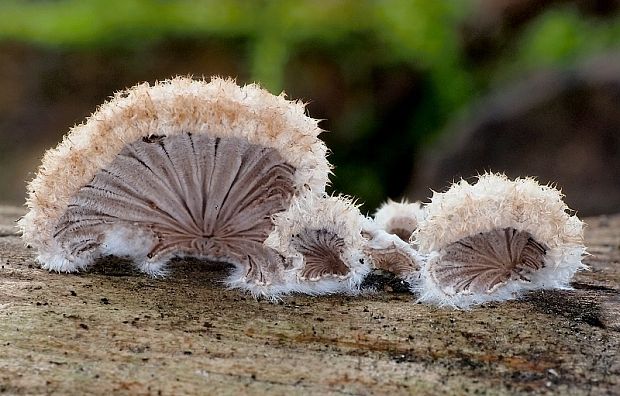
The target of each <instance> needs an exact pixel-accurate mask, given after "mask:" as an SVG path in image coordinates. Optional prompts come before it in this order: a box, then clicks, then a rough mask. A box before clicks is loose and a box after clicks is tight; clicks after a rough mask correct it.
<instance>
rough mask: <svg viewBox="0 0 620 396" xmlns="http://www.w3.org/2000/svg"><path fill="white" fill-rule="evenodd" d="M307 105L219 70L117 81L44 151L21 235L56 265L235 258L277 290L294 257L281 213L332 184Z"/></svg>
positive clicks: (160, 268)
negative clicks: (116, 88) (203, 76)
mask: <svg viewBox="0 0 620 396" xmlns="http://www.w3.org/2000/svg"><path fill="white" fill-rule="evenodd" d="M304 111H305V108H304V105H303V104H301V103H299V102H292V101H288V100H286V99H285V98H284V96H282V95H281V96H274V95H271V94H270V93H268V92H267V91H264V90H262V89H261V88H259V87H258V86H256V85H247V86H245V87H239V86H237V85H236V84H235V83H234V82H233V81H231V80H224V79H219V78H214V79H212V80H211V81H210V82H206V81H204V80H193V79H190V78H174V79H171V80H167V81H164V82H160V83H156V84H155V85H153V86H149V85H148V84H141V85H137V86H135V87H133V88H130V89H128V90H126V91H123V92H119V93H117V94H116V95H115V96H114V98H112V99H111V100H110V101H109V102H107V103H105V104H103V105H102V106H101V107H100V108H99V109H98V110H97V111H96V112H95V113H94V114H93V115H92V116H91V117H89V118H88V120H87V121H86V122H85V123H83V124H81V125H78V126H76V127H74V128H73V129H72V130H71V131H70V132H69V133H68V135H66V136H65V138H64V139H63V141H62V142H61V143H60V144H59V145H58V146H57V147H56V148H54V149H51V150H48V151H47V152H46V153H45V156H44V158H43V161H42V164H41V166H40V167H39V171H38V173H37V175H36V176H35V178H34V180H32V181H31V182H30V184H29V186H28V187H29V188H28V190H29V194H28V199H27V205H28V207H29V211H28V213H27V214H26V215H25V216H24V218H22V219H21V221H20V222H19V226H20V227H21V229H22V232H23V239H24V241H25V242H26V243H27V244H30V245H32V246H33V247H35V248H36V249H37V251H38V256H37V260H38V261H39V262H40V263H41V264H42V266H43V268H46V269H48V270H50V271H58V272H74V271H78V270H80V269H84V268H87V267H88V266H89V265H90V264H92V263H93V262H94V261H95V260H96V259H97V258H99V257H101V256H104V255H115V256H122V257H128V258H130V259H131V260H132V261H133V262H134V263H135V264H137V266H138V267H139V268H140V269H142V270H143V271H144V272H146V273H148V274H151V275H155V276H157V275H162V274H164V273H165V271H166V270H165V265H166V263H167V262H168V261H169V260H170V259H171V258H173V257H175V256H190V257H197V258H201V259H205V260H210V261H223V262H227V263H231V264H234V265H235V267H236V268H235V270H234V271H233V273H232V274H231V275H230V277H229V279H228V283H229V284H231V285H236V286H239V287H245V288H250V289H252V288H253V287H254V285H260V286H265V287H264V288H263V289H261V290H262V291H263V293H264V294H266V295H270V294H272V292H273V290H276V289H270V288H269V286H270V285H277V284H278V282H282V280H283V278H282V277H283V274H284V272H285V267H286V260H285V258H284V257H283V256H282V254H280V252H278V251H276V250H274V249H273V248H270V247H268V246H265V245H264V241H265V240H266V239H267V237H268V236H269V235H270V234H271V233H272V231H273V230H274V224H273V221H272V217H273V216H274V215H276V214H278V213H282V212H284V211H286V210H287V209H288V208H289V206H290V204H291V201H292V200H293V199H294V197H296V196H297V195H300V194H308V195H312V194H323V193H324V190H325V185H326V183H327V180H328V175H329V171H330V165H329V163H328V162H327V160H326V151H327V149H326V147H325V145H324V143H323V142H322V141H321V140H319V138H318V135H319V133H320V132H321V129H320V128H318V126H317V120H315V119H312V118H310V117H308V116H306V115H305V113H304ZM248 285H252V286H248ZM252 290H254V289H252Z"/></svg>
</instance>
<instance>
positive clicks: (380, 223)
mask: <svg viewBox="0 0 620 396" xmlns="http://www.w3.org/2000/svg"><path fill="white" fill-rule="evenodd" d="M423 218H424V209H423V208H422V204H421V203H420V202H413V203H409V202H407V201H406V200H403V201H402V202H394V201H392V200H391V199H389V200H388V201H387V202H385V203H383V204H382V205H381V207H379V209H378V210H377V211H376V212H375V215H374V220H375V223H376V224H377V227H379V228H380V229H382V230H384V231H385V232H387V233H388V234H395V235H396V236H398V237H399V238H400V239H402V240H403V241H405V242H409V239H410V238H411V234H413V232H414V231H415V229H416V228H417V227H418V223H419V222H420V221H421V220H422V219H423Z"/></svg>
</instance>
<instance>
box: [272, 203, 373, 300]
mask: <svg viewBox="0 0 620 396" xmlns="http://www.w3.org/2000/svg"><path fill="white" fill-rule="evenodd" d="M365 221H366V218H365V217H364V216H363V215H362V214H361V213H360V211H359V209H358V207H357V206H356V205H355V203H354V202H353V201H352V200H351V199H350V198H347V197H345V196H327V195H316V194H304V195H300V196H296V197H293V199H292V201H291V205H290V207H289V209H288V210H287V211H285V212H281V213H278V214H276V215H275V216H274V223H275V230H274V232H273V233H271V235H270V236H269V238H268V239H267V241H266V242H265V244H266V245H267V246H270V247H272V248H273V249H275V250H277V251H279V252H281V253H282V255H283V256H284V258H285V260H286V261H287V262H290V269H288V270H287V271H286V274H285V279H286V281H285V282H284V284H285V285H287V289H286V290H283V292H287V293H288V292H293V291H300V292H304V293H309V294H324V293H334V292H348V293H356V292H357V291H359V286H360V284H361V283H362V281H363V279H364V277H365V276H366V275H367V274H368V272H369V271H370V262H369V258H368V257H367V256H366V254H365V253H364V246H365V244H366V242H367V240H366V239H365V238H364V237H363V236H362V226H363V223H364V222H365Z"/></svg>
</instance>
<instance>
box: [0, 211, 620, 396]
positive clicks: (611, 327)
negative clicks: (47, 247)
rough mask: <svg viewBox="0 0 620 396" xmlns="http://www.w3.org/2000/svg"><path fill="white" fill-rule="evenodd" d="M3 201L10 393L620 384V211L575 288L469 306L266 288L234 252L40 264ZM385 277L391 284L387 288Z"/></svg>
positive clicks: (603, 225) (596, 228) (3, 387)
mask: <svg viewBox="0 0 620 396" xmlns="http://www.w3.org/2000/svg"><path fill="white" fill-rule="evenodd" d="M22 213H23V212H22V211H21V210H20V209H17V208H12V207H0V257H1V262H0V264H1V269H0V392H6V393H9V394H44V393H57V394H84V393H93V394H110V393H111V392H114V393H118V394H164V395H165V394H184V393H203V394H204V393H213V394H237V393H259V394H262V393H271V394H291V393H292V394H296V393H304V394H372V393H380V394H387V393H395V394H405V393H415V394H440V393H451V394H452V393H458V394H468V393H480V392H482V393H491V394H511V393H518V392H525V391H531V392H533V393H550V392H553V393H560V394H612V393H617V392H619V390H620V358H619V353H618V351H619V350H620V315H619V313H620V264H619V262H620V215H615V216H602V217H597V218H590V219H587V222H588V223H589V227H588V229H587V234H586V236H587V244H588V246H589V251H590V253H591V254H592V255H591V256H589V257H588V258H587V260H586V261H587V263H588V264H589V265H590V267H591V270H590V271H587V272H581V273H579V274H578V275H577V276H576V277H575V279H574V282H573V284H572V285H573V287H574V290H568V291H544V292H536V293H532V294H530V295H528V296H527V297H525V298H523V299H522V300H520V301H512V302H507V303H501V304H500V303H497V304H487V305H485V306H483V307H477V308H475V309H471V310H469V311H455V310H449V309H439V308H435V307H432V306H427V305H422V304H417V303H416V302H415V296H413V295H411V294H408V293H404V292H402V291H399V290H400V289H401V288H399V287H396V286H395V285H394V281H391V282H387V283H386V282H383V281H384V280H385V279H383V278H381V276H374V277H372V279H373V282H375V284H376V285H379V287H380V288H383V289H385V290H382V291H381V292H380V293H375V294H371V293H368V294H366V295H363V296H357V297H350V296H341V295H337V296H327V297H325V296H324V297H310V296H302V295H293V296H290V297H287V298H284V299H283V301H281V302H279V303H275V304H274V303H270V302H268V301H255V300H254V299H252V298H251V297H250V296H248V295H246V294H244V293H243V292H240V291H236V290H227V289H226V288H225V287H224V286H223V285H222V284H221V282H220V281H221V279H222V278H223V275H224V271H226V267H225V266H222V265H220V266H217V268H214V267H213V266H208V265H207V264H206V263H201V262H198V261H178V262H175V263H174V265H173V268H174V270H173V272H172V274H171V275H170V276H169V277H168V278H167V279H153V278H149V277H147V276H145V275H143V274H141V273H138V272H137V271H135V270H133V269H132V267H131V266H130V265H129V264H127V263H124V262H122V261H119V260H107V261H103V262H101V263H99V264H97V265H96V266H95V268H94V269H93V270H91V271H89V272H88V273H82V274H56V273H48V272H47V271H44V270H41V269H39V268H38V265H37V264H36V263H35V261H34V252H33V250H32V249H28V248H26V247H23V245H22V242H21V240H20V238H19V235H18V234H17V232H16V230H15V228H14V222H15V220H16V219H17V218H18V217H19V216H20V215H21V214H22ZM382 284H384V287H383V286H381V285H382Z"/></svg>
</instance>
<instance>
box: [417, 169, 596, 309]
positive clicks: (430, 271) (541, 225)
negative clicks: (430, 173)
mask: <svg viewBox="0 0 620 396" xmlns="http://www.w3.org/2000/svg"><path fill="white" fill-rule="evenodd" d="M414 243H415V244H416V245H417V246H418V248H419V251H420V253H422V254H424V255H426V259H425V260H424V265H423V266H422V272H421V275H422V276H421V277H422V281H421V285H420V286H419V287H417V288H416V289H415V291H418V292H419V293H420V300H421V301H425V302H431V303H436V304H439V305H450V306H454V307H460V308H466V307H469V306H471V305H473V304H480V303H484V302H487V301H502V300H509V299H513V298H517V297H519V296H520V295H521V294H522V293H523V292H525V291H528V290H535V289H553V288H560V289H566V288H570V286H569V282H570V279H571V278H572V276H573V275H574V274H575V272H576V271H578V270H580V269H584V268H586V266H585V265H584V264H583V263H582V261H581V260H582V257H583V255H584V254H585V246H584V241H583V223H582V222H581V221H580V220H579V219H578V218H577V216H575V215H572V214H570V213H569V209H568V207H567V206H566V204H565V203H564V202H563V201H562V194H561V193H560V192H559V191H558V190H557V189H555V188H553V187H551V186H541V185H539V184H538V183H537V182H536V181H535V180H534V179H531V178H518V179H516V180H514V181H513V180H509V179H508V178H507V177H506V176H504V175H498V174H491V173H488V174H484V175H482V176H479V177H478V180H477V182H476V183H475V184H469V183H468V182H467V181H465V180H461V181H460V182H458V183H455V184H453V185H452V186H451V187H450V188H449V189H448V190H447V191H446V192H443V193H434V194H433V197H432V199H431V203H429V204H428V205H426V217H425V218H424V220H422V221H421V222H420V224H419V226H418V229H417V230H416V232H415V233H414Z"/></svg>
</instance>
